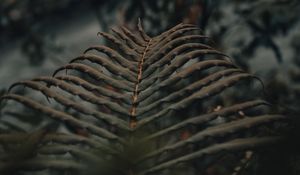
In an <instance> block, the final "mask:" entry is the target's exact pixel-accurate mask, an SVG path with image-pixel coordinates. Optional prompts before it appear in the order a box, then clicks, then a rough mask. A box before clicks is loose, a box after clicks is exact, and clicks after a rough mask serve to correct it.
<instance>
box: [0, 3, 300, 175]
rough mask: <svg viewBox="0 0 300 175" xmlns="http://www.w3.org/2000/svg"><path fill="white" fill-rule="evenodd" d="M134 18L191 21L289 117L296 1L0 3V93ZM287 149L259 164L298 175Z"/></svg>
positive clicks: (295, 109)
mask: <svg viewBox="0 0 300 175" xmlns="http://www.w3.org/2000/svg"><path fill="white" fill-rule="evenodd" d="M139 17H140V18H141V19H142V23H143V26H144V28H145V30H146V32H147V33H148V34H149V35H150V36H155V35H157V34H159V33H160V32H163V31H165V30H166V29H169V28H170V27H173V26H174V25H176V24H178V23H180V22H185V23H193V24H196V25H198V26H199V27H200V28H201V29H202V30H203V33H204V34H206V35H208V36H210V37H211V38H212V40H213V42H212V44H213V46H214V47H216V48H217V49H218V50H221V51H223V52H225V53H226V54H228V55H229V56H231V57H232V59H233V60H234V61H235V62H236V63H237V64H238V65H239V66H240V67H242V68H244V69H246V70H247V71H249V72H251V73H253V74H255V75H258V76H259V77H261V78H262V80H263V82H264V84H265V88H266V89H265V91H266V92H267V96H266V98H267V99H268V100H269V101H271V102H272V103H274V104H277V105H279V106H280V108H279V110H280V111H282V112H285V113H288V114H289V115H291V116H296V118H297V116H298V114H299V113H300V108H299V105H300V100H299V98H300V69H299V68H300V30H299V29H300V1H298V0H244V1H240V0H231V1H227V0H108V1H105V0H85V1H82V0H0V82H1V83H0V95H1V93H2V92H4V90H5V89H7V87H8V86H9V85H10V84H11V83H13V82H15V81H18V80H22V79H28V78H30V77H34V76H37V75H49V74H51V72H52V71H53V70H54V69H55V68H57V67H59V66H60V65H62V64H64V63H67V62H68V61H69V60H70V59H71V58H73V57H75V56H77V55H79V54H81V53H82V52H83V51H84V49H86V48H87V47H88V46H91V45H95V44H101V43H103V42H104V40H103V39H101V38H100V37H98V36H97V32H99V31H109V29H110V28H113V27H118V26H121V25H123V26H126V27H128V28H130V29H135V25H136V24H137V19H138V18H139ZM298 138H299V137H298ZM298 138H293V139H295V140H298ZM287 149H288V148H287ZM291 150H292V151H295V150H294V149H291ZM291 150H290V151H291ZM292 153H295V154H291V152H289V154H284V153H282V152H280V153H279V152H275V153H274V155H273V156H274V157H273V158H270V157H269V158H270V159H267V160H266V162H269V161H270V160H272V162H271V163H270V162H269V163H270V165H269V168H270V169H272V168H274V167H276V166H277V164H278V165H279V166H282V167H284V168H283V169H280V170H278V169H276V168H274V173H279V174H282V173H283V174H298V173H299V172H300V171H299V169H300V168H299V166H298V165H299V162H300V156H299V154H298V153H297V152H292ZM277 167H278V166H277ZM287 171H288V172H287Z"/></svg>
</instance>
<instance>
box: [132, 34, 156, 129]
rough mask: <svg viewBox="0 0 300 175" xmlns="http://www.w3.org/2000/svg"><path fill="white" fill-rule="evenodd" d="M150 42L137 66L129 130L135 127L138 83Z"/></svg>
mask: <svg viewBox="0 0 300 175" xmlns="http://www.w3.org/2000/svg"><path fill="white" fill-rule="evenodd" d="M150 42H151V39H150V40H149V42H148V44H147V46H146V47H145V50H144V52H143V55H142V57H141V59H140V60H139V64H138V74H137V81H136V84H135V88H134V92H133V96H132V107H131V110H130V123H129V126H130V128H135V127H136V125H137V118H136V108H137V106H138V104H137V100H138V95H139V83H140V82H141V80H142V74H143V64H144V59H145V55H146V52H147V51H148V48H149V46H150Z"/></svg>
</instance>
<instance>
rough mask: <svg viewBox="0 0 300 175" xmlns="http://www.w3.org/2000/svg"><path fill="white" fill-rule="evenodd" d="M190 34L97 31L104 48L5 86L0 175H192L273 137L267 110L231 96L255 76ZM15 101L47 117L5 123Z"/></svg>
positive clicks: (191, 29)
mask: <svg viewBox="0 0 300 175" xmlns="http://www.w3.org/2000/svg"><path fill="white" fill-rule="evenodd" d="M198 30H199V29H198V28H197V27H196V26H194V25H190V24H179V25H177V26H175V27H173V28H171V29H170V30H168V31H166V32H164V33H162V34H161V35H159V36H156V37H149V36H148V35H147V34H146V33H145V32H144V31H143V29H142V26H141V23H140V22H139V23H138V25H137V31H136V32H135V33H133V32H131V31H130V30H128V29H127V28H125V27H121V28H120V30H116V29H113V30H112V31H113V34H108V33H104V32H100V33H99V34H100V35H101V36H103V37H104V38H105V39H107V40H108V41H110V42H111V43H112V47H108V46H105V45H97V46H93V47H90V48H88V49H87V50H86V51H85V52H84V54H83V55H81V56H79V57H77V58H74V59H72V60H71V61H70V62H69V63H68V64H66V65H64V66H62V67H60V68H59V69H57V70H56V71H55V72H54V74H53V76H45V77H38V78H34V79H32V80H25V81H20V82H17V83H15V84H13V85H12V86H11V87H10V88H9V91H8V93H6V94H4V95H3V96H2V97H1V102H2V104H4V101H5V102H6V106H5V107H3V109H2V116H1V121H2V125H3V126H2V130H1V134H0V143H1V145H2V147H1V160H0V161H1V163H0V171H1V172H6V173H7V172H9V173H13V172H14V173H15V172H30V173H33V172H37V173H41V172H43V170H45V169H46V171H49V172H50V173H51V174H53V173H58V174H59V173H62V174H63V173H66V172H72V173H82V174H127V175H136V174H138V175H145V174H199V173H200V172H205V171H206V169H207V168H208V167H209V166H210V165H212V164H213V163H215V162H217V160H218V159H220V158H222V157H224V155H228V154H229V153H230V152H233V153H234V154H235V153H236V154H235V156H236V157H239V156H240V154H238V152H239V151H243V150H249V149H250V150H252V149H255V148H256V147H259V146H264V145H268V144H271V143H275V142H277V141H279V140H281V139H282V138H281V137H280V136H278V135H277V134H274V133H272V132H268V130H267V128H270V127H269V126H272V125H271V124H272V123H274V122H275V121H279V120H283V119H284V118H285V117H284V116H282V115H277V114H270V113H269V111H268V106H269V103H267V102H266V101H264V100H261V99H259V98H256V97H255V98H253V97H249V95H247V94H250V92H244V94H242V95H238V97H236V98H235V99H234V100H233V99H232V98H229V97H230V96H232V95H233V93H234V94H235V95H237V94H238V93H241V92H240V91H237V89H235V88H234V87H233V86H236V87H240V86H241V85H245V84H246V85H247V86H248V85H249V84H247V82H249V81H251V79H256V77H255V76H254V75H251V74H249V73H247V72H245V71H243V70H241V69H239V68H238V67H237V66H236V65H235V64H234V63H233V62H232V61H231V60H230V59H229V58H228V57H227V56H226V55H225V54H223V53H222V52H220V51H217V50H216V49H214V48H212V47H211V46H209V45H208V44H207V43H208V38H207V37H206V36H203V35H201V34H198V32H197V31H198ZM63 71H65V73H63ZM239 82H243V83H239ZM19 87H25V90H26V92H23V91H22V89H20V88H19ZM232 89H233V90H232ZM249 89H250V88H249ZM249 91H250V90H249ZM41 94H43V96H45V97H46V98H40V97H41ZM222 99H223V100H222ZM224 99H225V100H224ZM19 104H22V105H24V106H26V110H27V111H28V109H32V110H33V111H37V113H35V115H33V116H31V117H34V118H45V120H41V121H40V122H39V124H37V125H36V126H35V127H33V128H31V127H27V129H26V128H21V126H19V124H17V123H16V122H15V123H14V124H12V123H10V124H7V123H8V122H7V121H9V119H10V120H11V118H13V117H15V116H17V115H16V110H15V109H17V108H18V105H19ZM9 110H10V113H9V112H7V111H9ZM12 110H14V111H13V112H12ZM9 114H11V115H9ZM12 114H13V115H12ZM26 114H28V113H27V112H23V113H22V114H20V115H18V117H19V118H22V116H24V115H26ZM13 121H14V120H13ZM24 122H25V121H22V123H24ZM5 123H6V124H5ZM19 123H20V122H19ZM10 125H14V127H12V126H10ZM13 128H15V129H13ZM16 128H19V129H16ZM231 168H233V167H231Z"/></svg>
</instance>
